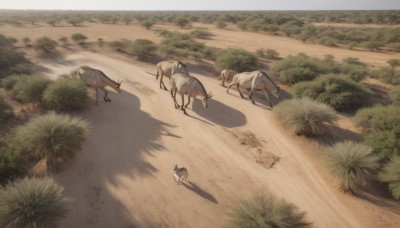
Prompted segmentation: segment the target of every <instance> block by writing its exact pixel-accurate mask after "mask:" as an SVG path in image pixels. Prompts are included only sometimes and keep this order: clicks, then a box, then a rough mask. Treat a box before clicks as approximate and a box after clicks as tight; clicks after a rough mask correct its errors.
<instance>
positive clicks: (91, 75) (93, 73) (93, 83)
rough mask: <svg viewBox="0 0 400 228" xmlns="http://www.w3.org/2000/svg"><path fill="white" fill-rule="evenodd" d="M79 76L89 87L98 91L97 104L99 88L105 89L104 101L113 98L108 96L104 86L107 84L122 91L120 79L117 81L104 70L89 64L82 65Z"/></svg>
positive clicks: (97, 95)
mask: <svg viewBox="0 0 400 228" xmlns="http://www.w3.org/2000/svg"><path fill="white" fill-rule="evenodd" d="M77 72H78V76H79V78H80V79H81V80H82V81H83V82H84V83H85V84H86V85H87V86H89V87H92V88H94V89H95V91H96V104H98V100H99V92H98V89H101V90H103V92H104V97H103V98H104V101H105V102H111V99H110V98H108V96H107V94H108V91H107V90H106V89H105V88H104V87H106V86H110V87H111V88H113V89H114V90H115V91H117V92H118V93H120V92H121V88H120V87H121V83H122V81H121V82H120V81H119V80H118V82H115V81H114V80H112V79H111V78H109V77H107V75H105V74H104V73H103V72H102V71H100V70H97V69H94V68H91V67H89V66H86V65H84V66H81V67H79V69H78V71H77Z"/></svg>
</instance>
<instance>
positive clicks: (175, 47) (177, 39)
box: [159, 32, 205, 57]
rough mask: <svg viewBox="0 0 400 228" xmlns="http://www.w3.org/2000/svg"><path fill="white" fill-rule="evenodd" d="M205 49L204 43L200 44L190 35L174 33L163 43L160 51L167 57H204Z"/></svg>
mask: <svg viewBox="0 0 400 228" xmlns="http://www.w3.org/2000/svg"><path fill="white" fill-rule="evenodd" d="M204 49H205V45H204V44H203V43H199V42H197V41H196V40H194V39H193V38H191V37H190V35H188V34H182V33H178V32H173V33H172V34H171V35H170V36H169V37H167V38H165V39H164V40H163V41H161V45H160V48H159V50H160V51H161V52H163V53H166V54H167V55H173V56H178V57H188V56H193V57H196V56H197V55H199V54H200V55H202V52H203V51H204Z"/></svg>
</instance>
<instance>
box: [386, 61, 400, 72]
mask: <svg viewBox="0 0 400 228" xmlns="http://www.w3.org/2000/svg"><path fill="white" fill-rule="evenodd" d="M387 63H389V65H390V67H391V68H392V69H393V70H396V68H397V67H399V66H400V59H390V60H388V61H387Z"/></svg>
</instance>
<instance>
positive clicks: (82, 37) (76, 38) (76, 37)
mask: <svg viewBox="0 0 400 228" xmlns="http://www.w3.org/2000/svg"><path fill="white" fill-rule="evenodd" d="M87 39H88V38H87V37H86V36H85V35H83V34H82V33H74V34H72V36H71V40H72V41H74V42H75V43H77V44H83V43H84V42H85V40H87Z"/></svg>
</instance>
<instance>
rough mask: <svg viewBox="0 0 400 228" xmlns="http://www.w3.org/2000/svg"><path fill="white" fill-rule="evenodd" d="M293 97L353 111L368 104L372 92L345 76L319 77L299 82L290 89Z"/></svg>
mask: <svg viewBox="0 0 400 228" xmlns="http://www.w3.org/2000/svg"><path fill="white" fill-rule="evenodd" d="M292 91H293V95H294V97H310V98H312V99H314V100H316V101H319V102H322V103H325V104H328V105H330V106H331V107H333V108H334V109H336V110H353V109H357V108H358V107H362V106H364V105H367V104H369V103H370V97H371V95H372V92H371V91H370V90H369V89H367V88H366V87H365V86H363V85H361V84H360V83H357V82H355V81H353V80H351V79H350V78H349V77H348V76H346V75H334V74H329V75H321V76H319V77H318V78H316V79H314V80H312V81H307V82H299V83H297V84H295V85H294V86H293V88H292Z"/></svg>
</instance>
